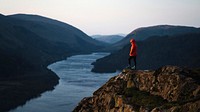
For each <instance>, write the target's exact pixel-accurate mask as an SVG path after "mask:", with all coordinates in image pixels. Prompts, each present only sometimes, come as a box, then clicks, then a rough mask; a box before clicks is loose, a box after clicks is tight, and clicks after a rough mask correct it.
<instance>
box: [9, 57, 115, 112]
mask: <svg viewBox="0 0 200 112" xmlns="http://www.w3.org/2000/svg"><path fill="white" fill-rule="evenodd" d="M106 55H108V53H93V54H88V55H76V56H72V57H68V58H67V59H66V60H63V61H59V62H56V63H53V64H51V65H49V66H48V68H49V69H51V70H52V71H53V72H55V73H56V74H57V75H58V76H59V77H60V80H59V84H58V85H57V86H56V87H55V89H54V90H53V91H47V92H45V93H43V94H42V95H41V97H38V98H35V99H32V100H30V101H28V102H27V103H26V104H25V105H23V106H19V107H17V108H16V109H14V110H11V111H10V112H71V111H72V110H73V109H74V108H75V107H76V106H77V104H78V103H79V102H80V100H81V99H82V98H84V97H88V96H92V93H93V92H94V91H95V90H97V89H98V88H99V87H101V86H102V85H103V84H104V83H105V82H106V81H108V80H109V79H110V78H111V77H113V76H115V75H117V74H118V73H105V74H99V73H93V72H91V69H92V67H93V66H92V65H91V63H92V62H94V61H96V59H99V58H102V57H104V56H106Z"/></svg>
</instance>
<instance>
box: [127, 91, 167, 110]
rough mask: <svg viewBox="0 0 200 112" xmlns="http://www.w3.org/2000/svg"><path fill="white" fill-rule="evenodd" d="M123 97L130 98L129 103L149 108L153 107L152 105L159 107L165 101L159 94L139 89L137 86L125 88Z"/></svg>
mask: <svg viewBox="0 0 200 112" xmlns="http://www.w3.org/2000/svg"><path fill="white" fill-rule="evenodd" d="M124 95H125V98H131V100H130V101H128V103H129V104H133V105H140V106H144V107H148V108H149V109H153V108H154V107H159V106H161V105H163V104H165V103H167V101H166V100H164V99H163V98H162V97H160V96H155V95H151V94H150V93H148V92H144V91H139V90H138V89H137V88H126V89H125V90H124Z"/></svg>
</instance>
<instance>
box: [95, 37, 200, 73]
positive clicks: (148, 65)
mask: <svg viewBox="0 0 200 112" xmlns="http://www.w3.org/2000/svg"><path fill="white" fill-rule="evenodd" d="M199 43H200V33H188V34H182V35H174V36H161V37H160V36H153V37H150V38H149V39H146V40H144V41H138V42H137V46H138V50H137V51H138V56H137V69H156V68H159V67H161V66H164V65H177V66H187V67H200V63H198V62H200V57H199V56H200V44H199ZM129 51H130V44H127V45H126V46H125V47H124V48H123V49H121V50H119V51H117V52H115V53H112V54H111V55H109V56H106V57H104V58H101V59H98V60H97V61H96V62H94V63H93V65H94V68H93V69H92V71H94V72H115V71H116V70H117V69H119V70H121V69H123V68H124V67H126V66H127V65H128V57H129ZM116 65H117V66H116Z"/></svg>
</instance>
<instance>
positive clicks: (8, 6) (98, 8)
mask: <svg viewBox="0 0 200 112" xmlns="http://www.w3.org/2000/svg"><path fill="white" fill-rule="evenodd" d="M0 13H2V14H4V15H10V14H16V13H26V14H37V15H42V16H46V17H49V18H54V19H57V20H60V21H63V22H66V23H68V24H71V25H73V26H75V27H77V28H79V29H80V30H82V31H83V32H85V33H87V34H88V35H94V34H104V35H105V34H106V35H108V34H118V33H125V34H128V33H130V32H131V31H132V30H134V29H136V28H138V27H145V26H152V25H160V24H171V25H187V26H194V27H200V0H0Z"/></svg>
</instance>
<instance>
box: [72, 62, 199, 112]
mask: <svg viewBox="0 0 200 112" xmlns="http://www.w3.org/2000/svg"><path fill="white" fill-rule="evenodd" d="M194 76H198V78H197V77H194ZM199 76H200V71H199V70H191V69H187V68H180V67H176V66H164V67H162V68H159V69H157V70H150V71H147V70H146V71H143V70H129V69H124V70H123V72H121V73H120V74H119V75H117V76H115V77H112V78H111V79H110V80H109V81H107V82H106V83H105V84H104V85H103V86H102V87H100V88H99V89H98V90H96V91H95V92H94V93H93V96H91V97H86V98H83V100H81V101H80V103H79V104H78V106H77V107H76V108H75V109H74V110H73V112H135V111H136V112H186V111H187V112H198V111H199V110H200V85H199Z"/></svg>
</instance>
